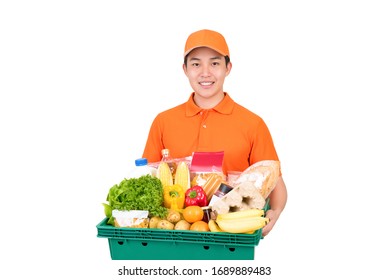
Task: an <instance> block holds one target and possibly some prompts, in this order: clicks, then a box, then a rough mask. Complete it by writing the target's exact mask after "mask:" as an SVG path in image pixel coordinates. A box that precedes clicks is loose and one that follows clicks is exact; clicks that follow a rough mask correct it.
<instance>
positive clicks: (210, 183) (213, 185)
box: [203, 173, 223, 203]
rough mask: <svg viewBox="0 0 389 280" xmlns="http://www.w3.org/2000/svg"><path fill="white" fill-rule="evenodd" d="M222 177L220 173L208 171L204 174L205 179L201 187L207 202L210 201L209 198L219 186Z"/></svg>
mask: <svg viewBox="0 0 389 280" xmlns="http://www.w3.org/2000/svg"><path fill="white" fill-rule="evenodd" d="M222 180H223V177H222V175H221V174H220V173H208V174H207V176H206V181H205V182H204V184H203V189H204V191H205V193H206V195H207V200H208V203H209V202H210V201H211V198H212V196H213V194H214V193H215V191H216V190H217V189H218V188H219V186H220V184H221V183H222Z"/></svg>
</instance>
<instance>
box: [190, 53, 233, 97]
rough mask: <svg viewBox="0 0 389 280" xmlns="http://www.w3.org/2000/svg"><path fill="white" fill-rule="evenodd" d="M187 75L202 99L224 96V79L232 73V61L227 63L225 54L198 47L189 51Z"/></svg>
mask: <svg viewBox="0 0 389 280" xmlns="http://www.w3.org/2000/svg"><path fill="white" fill-rule="evenodd" d="M183 68H184V72H185V75H186V76H187V77H188V79H189V83H190V85H191V87H192V88H193V90H194V92H195V93H196V95H198V97H199V98H201V99H213V98H215V97H218V98H220V96H222V95H223V96H224V92H223V84H224V79H225V77H227V75H228V74H229V73H230V70H231V63H228V65H226V61H225V58H224V56H222V55H221V54H219V53H218V52H216V51H214V50H212V49H210V48H205V47H201V48H196V49H194V50H193V51H192V52H190V53H189V55H188V58H187V65H186V66H185V65H184V66H183Z"/></svg>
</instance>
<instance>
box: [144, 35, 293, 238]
mask: <svg viewBox="0 0 389 280" xmlns="http://www.w3.org/2000/svg"><path fill="white" fill-rule="evenodd" d="M231 69H232V64H231V61H230V52H229V49H228V45H227V43H226V40H225V38H224V37H223V35H221V34H220V33H218V32H216V31H213V30H207V29H203V30H199V31H196V32H194V33H192V34H190V35H189V37H188V39H187V41H186V44H185V50H184V63H183V70H184V73H185V75H186V76H187V78H188V80H189V83H190V85H191V87H192V89H193V92H192V93H191V94H190V96H189V99H188V101H187V102H185V103H183V104H180V105H178V106H176V107H174V108H171V109H168V110H166V111H164V112H161V113H159V114H158V115H157V116H156V117H155V119H154V121H153V123H152V125H151V128H150V132H149V135H148V139H147V142H146V145H145V149H144V152H143V157H145V158H147V159H148V161H149V162H157V161H160V160H161V156H162V154H161V151H162V149H165V148H168V149H169V150H170V153H171V156H172V157H173V158H184V157H187V156H191V155H192V153H193V152H219V151H223V152H224V159H223V172H224V174H227V172H228V171H244V170H245V169H246V168H248V167H249V166H250V165H252V164H254V163H256V162H258V161H262V160H277V161H278V160H279V159H278V155H277V152H276V149H275V147H274V144H273V140H272V137H271V134H270V132H269V129H268V127H267V125H266V124H265V122H264V121H263V119H262V118H261V117H259V116H258V115H257V114H255V113H253V112H251V111H249V110H248V109H246V108H245V107H243V106H241V105H239V104H237V103H236V102H234V101H233V99H232V98H231V97H230V95H229V94H228V93H227V92H225V91H224V89H223V85H224V80H225V78H226V77H227V76H228V75H229V73H230V71H231ZM280 174H281V173H280ZM269 197H270V201H271V210H269V211H267V217H268V218H269V219H270V222H269V224H267V226H266V227H265V228H264V229H263V235H267V234H268V232H269V231H270V230H271V229H272V228H273V226H274V224H275V222H276V221H277V219H278V217H279V216H280V214H281V212H282V211H283V209H284V207H285V204H286V200H287V191H286V187H285V184H284V181H283V179H282V176H280V178H279V179H278V181H277V185H276V187H275V189H274V190H273V191H272V193H271V194H270V196H269Z"/></svg>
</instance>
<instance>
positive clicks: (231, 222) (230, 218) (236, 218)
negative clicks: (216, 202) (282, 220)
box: [208, 209, 269, 233]
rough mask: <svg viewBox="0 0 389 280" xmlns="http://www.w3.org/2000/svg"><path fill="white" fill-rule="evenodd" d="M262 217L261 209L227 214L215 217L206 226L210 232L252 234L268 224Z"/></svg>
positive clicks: (267, 220)
mask: <svg viewBox="0 0 389 280" xmlns="http://www.w3.org/2000/svg"><path fill="white" fill-rule="evenodd" d="M264 215H265V212H264V210H262V209H261V210H260V209H248V210H241V211H238V212H229V213H226V214H219V215H217V217H216V221H215V220H210V221H209V222H208V226H209V229H210V230H211V231H212V232H223V231H224V232H229V233H253V232H254V231H256V230H258V229H260V228H263V227H264V226H265V225H266V224H267V223H268V222H269V219H268V218H265V217H264Z"/></svg>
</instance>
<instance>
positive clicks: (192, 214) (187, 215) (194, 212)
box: [182, 205, 204, 223]
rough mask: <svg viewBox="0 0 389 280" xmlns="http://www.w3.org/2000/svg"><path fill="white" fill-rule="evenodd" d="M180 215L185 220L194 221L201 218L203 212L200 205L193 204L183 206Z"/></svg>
mask: <svg viewBox="0 0 389 280" xmlns="http://www.w3.org/2000/svg"><path fill="white" fill-rule="evenodd" d="M182 215H183V217H184V219H185V220H186V221H187V222H189V223H194V222H197V221H201V220H202V219H203V217H204V212H203V209H202V208H201V207H200V206H197V205H193V206H188V207H185V208H184V210H183V211H182Z"/></svg>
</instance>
